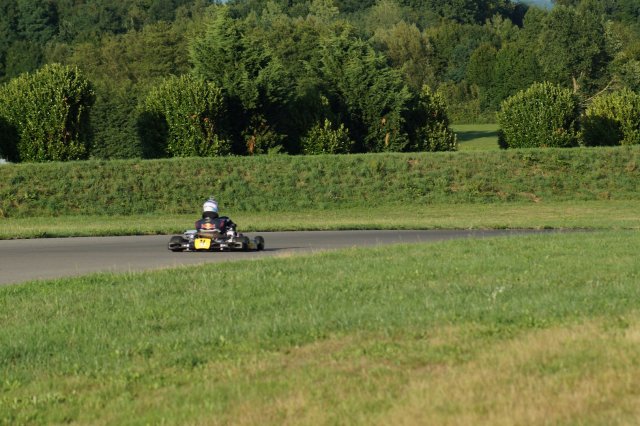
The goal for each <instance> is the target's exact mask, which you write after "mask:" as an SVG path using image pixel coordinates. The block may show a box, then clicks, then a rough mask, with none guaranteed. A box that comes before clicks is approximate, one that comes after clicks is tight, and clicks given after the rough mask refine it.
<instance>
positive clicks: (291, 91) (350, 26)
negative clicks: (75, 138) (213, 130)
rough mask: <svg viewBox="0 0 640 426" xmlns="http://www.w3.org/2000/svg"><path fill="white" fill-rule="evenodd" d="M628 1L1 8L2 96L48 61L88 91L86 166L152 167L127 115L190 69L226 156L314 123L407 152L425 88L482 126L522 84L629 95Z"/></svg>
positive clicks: (297, 133)
mask: <svg viewBox="0 0 640 426" xmlns="http://www.w3.org/2000/svg"><path fill="white" fill-rule="evenodd" d="M636 3H637V2H634V1H633V0H616V1H613V0H604V1H596V0H576V1H574V0H563V1H558V2H556V3H555V5H554V6H553V7H549V8H540V7H534V6H529V5H530V4H531V3H530V2H527V3H526V4H525V3H520V2H515V1H509V0H482V1H471V0H446V1H439V0H438V1H436V0H379V1H374V0H367V1H354V0H293V1H287V0H230V1H221V2H218V1H215V2H212V1H209V0H132V1H129V2H119V3H114V2H113V1H110V0H94V1H91V2H87V1H86V0H82V1H71V0H60V1H51V0H47V1H42V2H33V1H27V0H7V1H4V2H2V4H0V83H1V82H8V81H10V80H11V79H12V78H15V77H17V76H18V75H20V74H23V73H25V72H30V73H33V72H35V71H37V70H38V69H39V68H40V67H41V66H42V65H43V64H47V63H60V64H65V65H69V66H77V67H78V68H79V69H80V70H82V73H83V75H85V76H86V78H87V79H88V80H89V81H91V82H92V85H93V87H94V88H95V91H96V102H95V105H94V107H93V108H92V110H91V111H90V117H91V120H90V125H91V132H90V135H91V141H90V148H89V154H88V155H91V156H95V157H100V158H119V157H139V156H145V157H148V156H152V157H153V156H160V155H164V154H163V153H162V152H155V150H156V149H159V148H158V147H157V146H154V145H153V144H148V143H147V141H145V140H141V139H140V137H139V136H138V133H137V128H136V122H135V120H132V119H131V117H135V114H134V110H133V108H134V107H135V106H136V105H138V104H139V103H142V102H143V101H144V98H145V97H146V95H147V93H148V90H149V88H151V87H153V86H155V85H157V84H158V82H159V81H160V80H163V79H165V78H168V77H169V76H171V75H175V76H181V75H184V74H188V73H191V72H192V71H193V72H194V73H195V75H197V76H199V77H200V78H203V79H205V80H207V81H211V82H214V83H215V84H217V86H218V87H220V88H221V89H222V91H223V95H224V96H225V99H226V105H227V110H228V121H227V123H226V124H227V125H228V127H229V132H228V138H229V140H230V141H231V142H232V152H233V153H235V154H247V153H251V151H250V149H251V147H254V148H253V149H254V151H255V152H263V151H264V152H266V151H269V150H272V149H276V148H277V149H280V150H281V151H283V152H287V153H291V154H297V153H300V152H301V150H302V148H301V139H302V138H303V137H304V136H305V135H307V134H308V132H309V131H310V129H311V128H312V127H313V126H315V125H316V123H322V122H323V121H324V120H325V119H329V120H330V121H331V122H332V123H344V124H345V126H346V127H347V128H348V129H349V131H350V136H351V138H352V139H353V140H354V142H355V147H354V150H356V151H362V152H364V151H367V152H369V151H376V152H377V151H384V150H393V151H399V150H406V149H409V146H410V145H411V144H412V143H413V142H412V140H411V138H412V136H411V135H412V134H415V131H416V129H415V126H414V124H413V123H412V122H411V120H409V119H408V116H410V115H412V114H413V113H412V111H410V108H413V107H414V106H415V105H417V103H416V101H415V99H416V98H417V96H419V93H420V91H421V88H422V86H423V85H425V84H427V85H429V86H430V87H432V88H437V89H438V90H440V91H441V92H442V93H444V94H445V97H446V101H447V104H448V106H449V111H450V117H452V118H453V119H454V120H455V121H457V122H472V121H474V122H479V121H483V122H490V121H492V120H493V114H494V113H495V111H496V110H498V109H499V107H500V103H501V101H502V100H504V99H506V98H508V97H510V96H512V95H514V94H516V93H517V92H518V91H519V90H522V89H524V88H526V87H528V86H529V85H530V84H532V83H534V82H540V81H550V82H553V83H555V84H559V85H561V86H562V87H569V88H572V89H573V90H574V91H575V92H576V94H577V95H578V96H580V97H582V98H583V99H589V98H591V97H592V96H594V95H595V94H596V93H599V92H600V91H601V90H603V89H604V88H605V87H608V86H609V85H613V86H614V87H617V88H619V87H629V88H630V89H632V90H636V91H637V90H638V89H639V88H640V47H639V46H640V24H638V16H639V12H638V10H637V7H636ZM331 50H334V51H331ZM343 63H344V64H345V69H344V70H342V69H339V68H340V66H341V65H342V64H343ZM405 88H406V89H405ZM325 99H326V100H328V103H325V102H324V100H325ZM110 111H111V112H112V114H110V113H109V112H110ZM158 132H159V134H162V133H163V132H164V131H163V130H162V127H159V128H158ZM156 140H157V138H156Z"/></svg>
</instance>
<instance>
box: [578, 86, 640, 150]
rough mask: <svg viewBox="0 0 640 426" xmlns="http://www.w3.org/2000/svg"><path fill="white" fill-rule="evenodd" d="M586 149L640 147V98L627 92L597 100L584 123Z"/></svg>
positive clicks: (624, 90)
mask: <svg viewBox="0 0 640 426" xmlns="http://www.w3.org/2000/svg"><path fill="white" fill-rule="evenodd" d="M582 139H583V141H584V144H585V145H588V146H598V145H607V146H609V145H636V144H638V143H640V95H638V94H637V93H635V92H633V91H631V90H629V89H623V90H620V91H616V92H613V93H609V94H606V95H601V96H598V97H596V98H595V99H594V100H593V102H591V105H589V107H588V108H587V111H586V112H585V116H584V119H583V128H582Z"/></svg>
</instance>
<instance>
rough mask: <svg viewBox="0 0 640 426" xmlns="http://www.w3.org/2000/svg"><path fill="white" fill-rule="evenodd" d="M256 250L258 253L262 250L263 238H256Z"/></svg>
mask: <svg viewBox="0 0 640 426" xmlns="http://www.w3.org/2000/svg"><path fill="white" fill-rule="evenodd" d="M256 248H257V249H258V251H261V250H264V238H262V237H256Z"/></svg>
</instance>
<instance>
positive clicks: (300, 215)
mask: <svg viewBox="0 0 640 426" xmlns="http://www.w3.org/2000/svg"><path fill="white" fill-rule="evenodd" d="M639 207H640V201H635V200H601V201H565V202H546V201H540V200H538V202H518V203H499V204H495V203H493V204H433V205H408V204H402V205H386V206H379V207H376V208H375V209H372V208H370V207H367V208H364V207H363V208H340V209H333V210H298V211H284V212H255V213H252V212H233V211H228V212H227V211H225V212H224V214H228V215H230V216H231V217H232V218H233V220H234V222H236V223H237V224H238V226H239V229H240V230H242V231H243V232H252V231H263V232H264V231H302V230H345V229H351V230H353V229H506V228H533V229H544V228H547V229H549V228H554V229H560V228H563V229H572V228H573V229H576V228H590V229H640V213H639V212H640V208H639ZM197 217H198V212H196V211H194V213H193V214H183V215H169V214H165V215H162V214H156V215H133V216H61V217H55V218H52V217H33V218H0V239H9V238H38V237H40V238H41V237H69V236H111V235H154V234H173V233H180V232H182V231H184V230H185V229H189V228H190V227H192V226H193V222H194V221H195V219H196V218H197Z"/></svg>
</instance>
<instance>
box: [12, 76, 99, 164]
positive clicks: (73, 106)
mask: <svg viewBox="0 0 640 426" xmlns="http://www.w3.org/2000/svg"><path fill="white" fill-rule="evenodd" d="M93 99H94V95H93V90H92V89H91V86H90V85H89V82H88V81H87V80H86V79H85V78H84V77H83V76H82V75H81V74H80V72H79V71H78V69H77V68H72V67H68V66H62V65H59V64H50V65H46V66H44V67H43V68H42V69H40V70H39V71H36V72H35V73H33V74H30V73H25V74H22V75H20V76H19V77H17V78H14V79H13V80H11V81H10V82H9V83H7V84H6V85H5V86H3V87H2V88H0V117H3V118H4V120H5V121H6V122H7V124H8V125H9V127H10V128H11V127H12V128H13V129H15V132H16V134H17V138H15V141H14V143H15V144H16V146H15V147H5V148H3V149H4V150H8V151H9V152H12V153H14V155H15V157H16V158H15V160H16V161H66V160H78V159H83V158H85V157H86V155H87V142H88V139H89V138H88V135H89V125H88V109H89V107H90V106H91V105H92V104H93Z"/></svg>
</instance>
